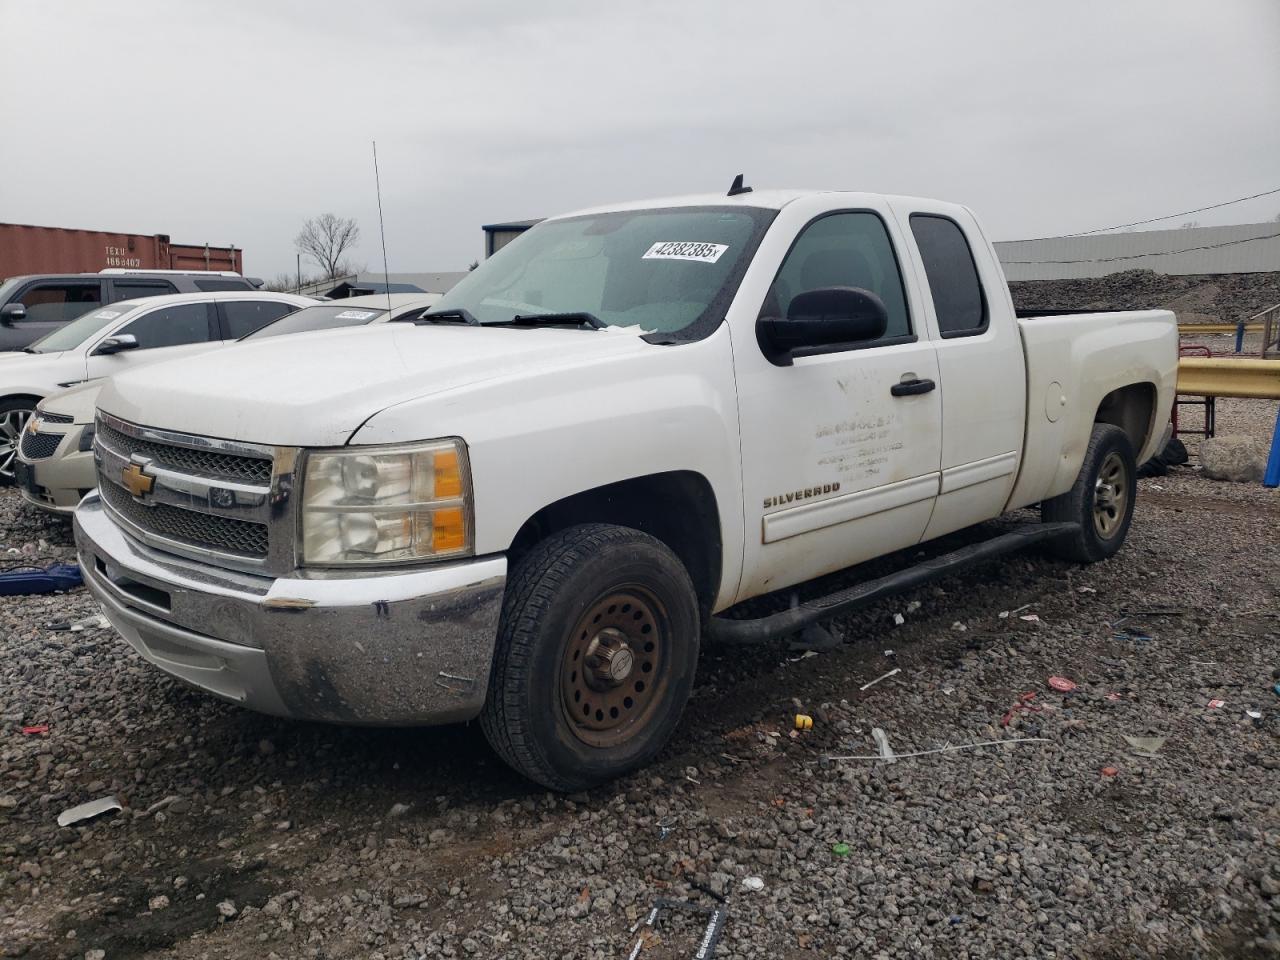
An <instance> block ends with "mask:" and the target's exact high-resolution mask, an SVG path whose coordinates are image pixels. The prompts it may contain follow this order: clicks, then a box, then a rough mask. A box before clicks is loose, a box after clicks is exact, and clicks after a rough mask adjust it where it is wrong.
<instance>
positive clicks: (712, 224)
mask: <svg viewBox="0 0 1280 960" xmlns="http://www.w3.org/2000/svg"><path fill="white" fill-rule="evenodd" d="M775 214H776V211H773V210H766V209H761V208H757V207H736V206H735V207H674V208H666V209H660V210H635V211H618V212H612V213H602V214H595V215H589V216H582V217H572V218H569V219H566V220H550V221H546V222H544V223H540V224H538V225H537V226H536V227H534V228H533V229H531V230H529V231H527V232H526V233H524V234H522V235H521V236H519V237H517V238H516V239H515V240H513V241H512V242H511V243H509V244H507V245H506V246H505V247H503V248H502V249H501V250H499V251H498V252H497V253H496V254H494V255H493V256H492V257H490V258H489V259H488V260H486V261H485V262H484V263H482V264H481V265H480V266H479V267H477V268H476V269H475V270H473V271H472V272H471V273H470V274H469V275H468V276H467V277H466V278H465V279H464V280H462V281H461V282H460V283H459V284H458V285H457V286H456V287H454V288H453V289H452V290H450V291H449V292H448V293H447V294H445V295H444V297H442V298H441V300H440V301H439V302H438V303H437V304H436V305H435V306H434V307H432V308H431V310H430V311H429V312H428V313H427V316H431V315H432V314H441V313H446V312H448V311H450V310H463V311H466V312H467V313H469V314H470V315H471V316H473V317H474V318H475V319H476V320H477V321H478V322H479V323H481V324H486V323H509V322H510V321H511V320H512V319H513V318H515V317H517V316H529V315H540V314H541V315H545V314H573V313H588V314H591V315H593V316H594V317H598V318H599V319H600V320H601V321H603V323H604V324H606V325H608V326H615V327H635V328H638V329H639V330H640V331H642V332H644V333H677V332H679V331H683V330H686V328H690V327H692V326H693V325H694V324H696V323H697V322H698V321H699V320H702V319H703V318H707V319H709V320H711V321H713V322H718V321H719V320H720V319H721V317H722V316H723V310H724V309H725V308H727V306H728V303H729V300H730V299H731V298H732V296H733V294H734V293H735V292H736V290H737V286H738V283H739V282H740V281H741V279H742V273H743V271H744V270H745V269H746V265H747V264H748V263H749V262H750V259H751V255H752V254H753V253H754V252H755V248H756V245H757V244H758V243H759V241H760V237H761V236H762V235H763V233H764V230H765V228H766V227H768V225H769V224H770V223H771V222H772V221H773V218H774V216H775ZM717 312H720V313H721V317H717V316H715V314H716V313H717Z"/></svg>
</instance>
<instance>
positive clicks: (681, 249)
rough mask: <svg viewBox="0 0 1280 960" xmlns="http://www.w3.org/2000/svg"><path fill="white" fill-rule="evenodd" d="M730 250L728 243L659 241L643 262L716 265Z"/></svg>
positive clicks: (649, 250) (647, 253)
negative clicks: (679, 261) (686, 262)
mask: <svg viewBox="0 0 1280 960" xmlns="http://www.w3.org/2000/svg"><path fill="white" fill-rule="evenodd" d="M728 249H729V245H728V244H727V243H696V242H693V241H689V240H659V241H658V242H657V243H655V244H654V245H653V246H652V247H650V248H649V249H648V250H647V251H645V255H644V256H643V257H641V258H640V259H641V260H698V261H701V262H702V263H715V262H716V261H717V260H719V259H720V255H721V254H723V253H724V252H725V251H726V250H728Z"/></svg>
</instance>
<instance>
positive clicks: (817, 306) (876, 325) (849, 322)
mask: <svg viewBox="0 0 1280 960" xmlns="http://www.w3.org/2000/svg"><path fill="white" fill-rule="evenodd" d="M888 324H889V313H888V311H887V310H886V309H885V306H884V301H883V300H881V299H880V298H879V297H878V296H876V295H875V294H874V293H872V292H871V291H870V290H864V289H862V288H861V287H820V288H819V289H817V290H806V291H805V292H804V293H801V294H799V295H797V296H796V297H795V298H794V299H793V300H792V301H791V306H790V307H788V308H787V315H786V317H760V318H759V319H758V320H756V339H757V340H758V341H759V343H760V349H761V350H762V351H763V352H764V355H765V356H766V357H768V358H769V361H770V362H771V363H776V364H778V365H779V366H784V367H785V366H789V365H790V364H791V360H792V357H793V356H794V355H795V353H796V352H797V351H801V350H804V349H805V348H808V347H827V346H832V345H835V344H846V343H847V344H854V343H858V342H861V341H865V340H878V339H880V338H881V337H883V336H884V331H885V328H886V327H887V326H888Z"/></svg>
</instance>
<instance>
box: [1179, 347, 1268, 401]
mask: <svg viewBox="0 0 1280 960" xmlns="http://www.w3.org/2000/svg"><path fill="white" fill-rule="evenodd" d="M1178 393H1180V394H1187V395H1188V396H1197V397H1248V398H1250V399H1257V400H1280V360H1254V359H1251V358H1239V357H1183V358H1181V359H1180V360H1179V361H1178Z"/></svg>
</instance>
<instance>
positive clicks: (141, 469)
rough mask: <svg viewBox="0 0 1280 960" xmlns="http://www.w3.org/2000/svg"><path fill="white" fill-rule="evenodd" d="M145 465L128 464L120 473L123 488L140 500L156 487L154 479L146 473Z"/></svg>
mask: <svg viewBox="0 0 1280 960" xmlns="http://www.w3.org/2000/svg"><path fill="white" fill-rule="evenodd" d="M148 462H149V461H148ZM146 469H147V463H130V464H129V465H128V466H127V467H125V468H124V470H123V471H122V472H121V474H120V477H121V480H123V481H124V488H125V489H126V490H128V491H129V492H130V493H131V494H133V495H134V496H135V497H137V498H138V499H139V500H141V499H142V498H143V497H145V496H146V495H147V494H148V493H150V492H151V489H152V488H153V487H154V486H155V485H156V478H155V477H153V476H152V475H151V474H149V473H147V472H146Z"/></svg>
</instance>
